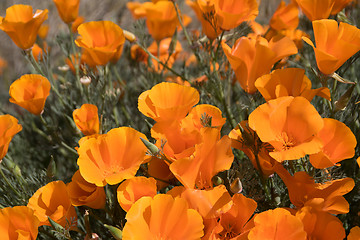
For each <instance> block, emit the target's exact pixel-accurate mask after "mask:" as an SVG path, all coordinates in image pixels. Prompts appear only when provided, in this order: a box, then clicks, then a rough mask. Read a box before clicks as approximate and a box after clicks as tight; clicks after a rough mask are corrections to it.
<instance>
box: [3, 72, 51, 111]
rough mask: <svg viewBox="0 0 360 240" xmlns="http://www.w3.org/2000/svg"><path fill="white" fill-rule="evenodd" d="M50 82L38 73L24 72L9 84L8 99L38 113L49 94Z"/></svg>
mask: <svg viewBox="0 0 360 240" xmlns="http://www.w3.org/2000/svg"><path fill="white" fill-rule="evenodd" d="M50 88H51V85H50V82H49V80H47V78H45V77H43V76H41V75H39V74H26V75H23V76H21V77H20V78H19V79H17V80H16V81H14V82H13V83H12V84H11V85H10V90H9V95H10V99H9V101H10V102H12V103H15V104H17V105H19V106H20V107H22V108H25V109H26V110H28V111H29V112H30V113H32V114H35V115H40V114H41V113H42V111H43V110H44V106H45V101H46V98H47V97H48V96H49V94H50Z"/></svg>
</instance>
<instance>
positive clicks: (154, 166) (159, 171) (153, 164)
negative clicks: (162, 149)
mask: <svg viewBox="0 0 360 240" xmlns="http://www.w3.org/2000/svg"><path fill="white" fill-rule="evenodd" d="M147 169H148V174H149V175H150V176H151V177H154V178H155V179H156V186H157V189H158V190H160V189H162V188H164V187H166V186H168V185H169V184H168V183H167V182H171V180H172V179H175V176H174V174H173V173H172V172H171V171H170V169H169V165H168V164H167V163H166V162H165V161H164V160H162V159H159V158H157V157H151V160H150V161H149V162H148V164H147Z"/></svg>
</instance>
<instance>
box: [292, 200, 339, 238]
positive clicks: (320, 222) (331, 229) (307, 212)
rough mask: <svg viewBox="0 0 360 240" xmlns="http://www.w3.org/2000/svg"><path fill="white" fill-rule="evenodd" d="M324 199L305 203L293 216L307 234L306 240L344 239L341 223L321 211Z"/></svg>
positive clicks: (334, 217)
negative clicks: (302, 225)
mask: <svg viewBox="0 0 360 240" xmlns="http://www.w3.org/2000/svg"><path fill="white" fill-rule="evenodd" d="M323 205H324V199H322V198H315V199H312V200H309V201H308V202H306V203H305V206H304V207H302V208H301V209H299V210H298V211H297V212H296V213H295V216H296V217H297V218H299V219H300V220H301V221H302V222H303V224H304V229H305V231H306V233H307V236H308V238H307V239H324V240H325V239H326V240H330V239H332V240H337V239H344V238H345V229H344V227H343V224H342V222H341V221H340V220H339V219H338V218H337V217H336V216H334V215H332V214H330V213H328V212H324V211H322V208H323Z"/></svg>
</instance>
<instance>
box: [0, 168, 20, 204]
mask: <svg viewBox="0 0 360 240" xmlns="http://www.w3.org/2000/svg"><path fill="white" fill-rule="evenodd" d="M0 174H1V176H2V177H3V178H4V180H5V182H6V184H7V185H8V186H9V187H10V188H11V190H13V192H14V193H15V194H16V195H18V197H21V198H22V195H21V194H20V192H19V191H18V190H16V189H15V187H14V186H13V185H12V184H11V183H10V181H9V179H8V178H7V177H6V176H5V174H4V172H3V170H2V168H1V166H0Z"/></svg>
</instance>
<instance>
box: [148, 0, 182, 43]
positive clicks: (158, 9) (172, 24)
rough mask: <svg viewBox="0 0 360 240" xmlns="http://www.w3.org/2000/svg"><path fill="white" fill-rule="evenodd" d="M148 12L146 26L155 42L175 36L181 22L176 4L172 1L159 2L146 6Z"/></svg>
mask: <svg viewBox="0 0 360 240" xmlns="http://www.w3.org/2000/svg"><path fill="white" fill-rule="evenodd" d="M144 7H145V11H146V26H147V28H148V30H149V33H150V35H151V36H152V37H153V39H154V40H156V41H160V40H161V39H164V38H167V37H171V36H172V35H174V33H175V31H176V29H177V27H178V26H179V20H178V17H177V14H176V10H175V7H174V4H173V3H172V2H171V1H158V2H157V3H147V4H145V5H144Z"/></svg>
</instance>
